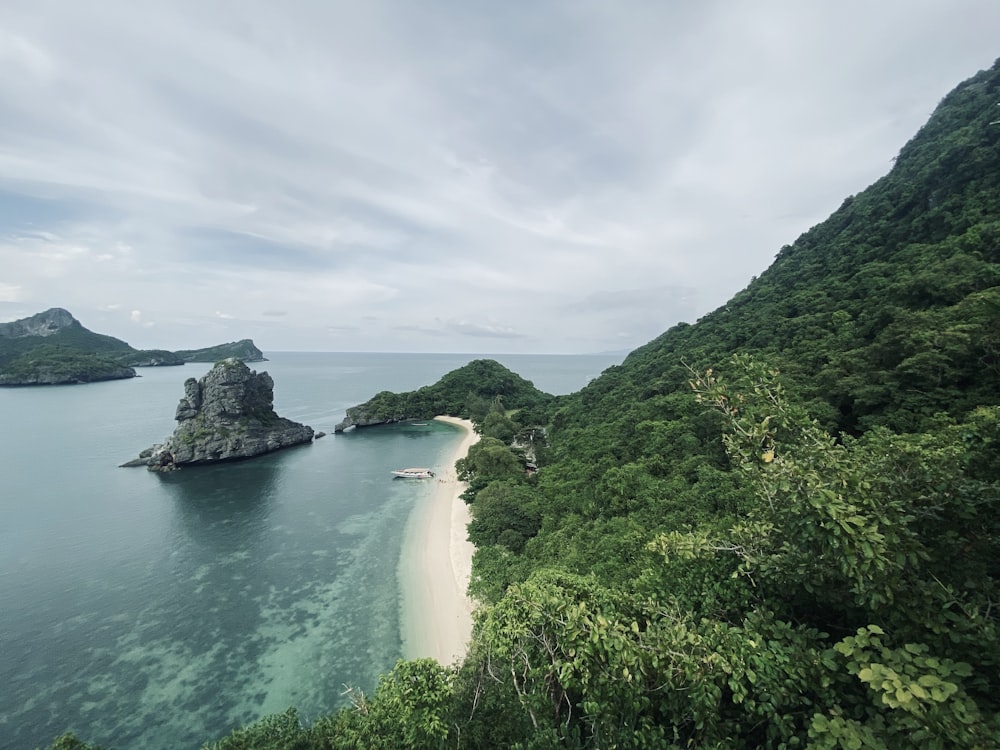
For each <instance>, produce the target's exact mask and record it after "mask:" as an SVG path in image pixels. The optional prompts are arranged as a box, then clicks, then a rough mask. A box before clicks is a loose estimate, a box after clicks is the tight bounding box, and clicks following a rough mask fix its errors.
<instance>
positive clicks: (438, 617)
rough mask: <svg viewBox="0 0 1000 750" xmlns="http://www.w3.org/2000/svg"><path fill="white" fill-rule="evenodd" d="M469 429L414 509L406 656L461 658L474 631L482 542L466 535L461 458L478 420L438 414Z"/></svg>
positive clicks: (405, 604)
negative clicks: (475, 559)
mask: <svg viewBox="0 0 1000 750" xmlns="http://www.w3.org/2000/svg"><path fill="white" fill-rule="evenodd" d="M435 420H437V421H439V422H446V423H448V424H451V425H454V426H455V427H458V428H459V429H460V430H462V431H463V432H464V434H463V435H462V439H461V440H460V441H459V443H458V445H456V446H455V449H454V450H453V451H452V452H451V453H450V454H449V455H447V456H446V457H445V458H444V459H443V464H444V465H443V466H442V467H441V468H440V470H439V471H438V472H437V475H436V477H435V478H434V480H433V481H434V487H433V489H432V490H431V492H430V497H429V498H428V500H427V502H426V503H425V504H424V506H423V507H421V508H419V509H418V510H416V511H415V512H414V516H413V518H412V519H411V521H410V523H409V525H408V526H407V529H406V534H405V536H404V539H403V551H402V554H401V556H400V563H399V580H400V588H401V590H402V596H401V599H402V613H401V617H400V631H401V635H402V640H403V658H405V659H419V658H423V657H431V658H433V659H437V661H438V662H440V663H441V664H444V665H449V664H454V663H455V662H457V661H459V660H461V659H462V658H463V657H464V656H465V653H466V649H467V648H468V644H469V639H470V638H471V636H472V609H473V603H472V600H471V599H470V598H469V596H468V594H467V593H466V592H467V590H468V587H469V579H470V577H471V575H472V555H473V553H474V552H475V550H476V548H475V547H474V546H473V544H472V543H471V542H469V541H468V539H467V538H466V526H467V525H468V523H469V520H470V516H469V509H468V506H466V504H465V502H464V501H463V500H462V498H461V494H462V492H463V490H465V483H464V482H459V481H458V476H457V475H456V473H455V462H456V461H457V460H458V459H460V458H463V457H464V456H465V455H466V454H467V453H468V451H469V448H470V447H471V446H473V445H474V444H475V443H476V442H477V441H478V440H479V435H477V434H476V433H475V432H474V431H473V429H472V422H470V421H469V420H467V419H458V418H455V417H435Z"/></svg>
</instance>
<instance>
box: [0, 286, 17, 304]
mask: <svg viewBox="0 0 1000 750" xmlns="http://www.w3.org/2000/svg"><path fill="white" fill-rule="evenodd" d="M21 296H22V290H21V287H19V286H18V285H17V284H4V283H2V282H0V302H20V301H21Z"/></svg>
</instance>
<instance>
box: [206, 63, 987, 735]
mask: <svg viewBox="0 0 1000 750" xmlns="http://www.w3.org/2000/svg"><path fill="white" fill-rule="evenodd" d="M998 103H1000V64H997V65H994V66H993V67H992V68H991V69H990V70H989V71H985V72H982V73H980V74H978V75H976V76H974V77H973V78H971V79H970V80H968V81H966V82H964V83H962V84H961V85H959V86H958V87H957V88H956V89H955V90H954V91H953V92H951V93H950V94H949V95H948V96H947V97H945V99H944V100H943V101H942V102H941V104H940V105H939V107H938V108H937V109H936V111H935V112H934V114H933V115H932V117H931V119H930V121H929V122H928V123H927V124H926V125H925V126H924V127H923V128H922V129H921V130H920V132H918V133H917V134H916V136H915V137H914V138H913V139H912V140H911V141H910V142H909V143H907V144H906V145H905V146H904V147H903V148H902V149H901V151H900V153H899V156H898V158H897V159H896V162H895V164H894V166H893V168H892V170H891V171H890V172H889V173H888V174H887V175H886V176H885V177H884V178H882V179H881V180H879V181H878V182H876V183H875V184H873V185H872V186H871V187H869V188H868V189H866V190H864V191H863V192H861V193H859V194H858V195H855V196H853V197H851V198H849V199H847V200H846V201H845V202H844V204H843V205H842V206H841V207H840V209H838V210H837V211H836V212H835V213H834V214H833V215H832V216H831V217H830V218H829V219H828V220H826V221H825V222H823V223H821V224H819V225H817V226H816V227H814V228H812V229H811V230H809V231H808V232H806V233H805V234H804V235H802V236H801V237H800V238H798V239H797V240H796V241H795V242H794V243H793V244H791V245H789V246H787V247H785V248H782V249H781V252H780V253H778V256H777V258H776V260H775V262H774V264H773V265H772V266H771V267H770V268H768V269H767V270H766V271H765V272H763V273H762V274H761V275H760V277H759V278H757V279H755V280H754V281H753V282H751V283H750V285H749V286H748V287H747V288H746V289H745V290H743V291H742V292H740V293H739V294H737V295H736V296H735V297H734V298H733V299H732V300H731V301H730V302H729V303H728V304H727V305H725V306H723V307H721V308H719V309H718V310H716V311H714V312H712V313H711V314H709V315H707V316H705V317H704V318H703V319H701V320H699V321H698V322H697V323H695V324H693V325H678V326H675V327H673V328H672V329H670V330H669V331H667V332H666V333H664V334H663V335H661V336H660V337H658V338H657V339H655V340H654V341H652V342H650V343H649V344H647V345H646V346H644V347H642V348H640V349H638V350H636V351H635V352H633V353H632V354H631V355H629V357H627V358H626V360H625V361H624V362H623V363H622V365H620V366H618V367H613V368H611V369H609V370H608V371H606V372H605V373H604V374H603V375H602V376H601V377H599V378H597V379H596V380H594V381H593V382H592V383H591V384H590V385H589V386H588V387H586V388H584V389H583V390H582V391H581V392H580V393H578V394H574V395H573V396H571V397H568V398H565V399H558V400H552V401H548V402H545V403H540V404H539V405H538V407H537V408H535V409H533V410H531V411H525V412H522V413H507V412H506V410H502V409H501V408H499V407H495V408H491V409H490V410H488V411H487V413H486V414H485V415H484V416H483V417H482V418H481V420H480V423H479V427H480V429H481V431H482V432H483V435H484V438H483V441H482V445H483V446H484V447H483V448H482V454H483V455H473V454H472V452H471V451H470V456H469V457H468V458H467V459H466V460H465V461H464V462H460V467H459V468H460V471H461V472H462V474H463V476H464V477H466V478H467V479H470V480H471V481H472V483H473V486H474V488H475V489H476V491H475V492H474V493H473V496H472V497H471V511H472V516H473V521H472V524H471V525H470V527H469V532H470V538H472V540H473V541H474V542H475V543H476V545H477V548H478V551H477V553H476V559H475V567H474V571H473V573H474V580H473V584H472V589H473V592H474V593H475V595H476V596H477V598H478V599H479V600H480V601H482V602H484V608H483V610H482V611H481V613H480V615H479V617H478V620H477V624H476V632H475V636H474V642H473V644H472V647H471V649H470V653H469V656H468V658H467V659H466V661H465V663H464V664H463V665H461V667H460V668H458V669H450V668H446V667H442V666H440V665H437V664H436V663H434V662H430V661H427V660H420V661H415V662H401V663H400V664H398V665H397V667H396V669H395V670H394V671H393V672H392V673H391V674H389V675H386V676H385V677H384V678H383V680H382V682H381V683H380V685H379V687H378V689H377V690H376V692H375V693H374V695H372V696H370V697H363V696H361V697H359V696H357V695H355V696H354V698H355V704H354V705H353V706H352V707H350V708H348V709H345V710H342V711H340V712H338V713H335V714H332V715H331V716H328V717H324V718H322V719H320V720H318V721H316V722H314V723H313V725H312V726H311V727H308V728H303V727H302V725H301V723H300V721H299V718H298V717H297V715H296V714H295V713H294V711H290V712H288V713H286V714H283V715H278V716H273V717H270V718H268V719H265V720H263V721H262V722H260V723H259V724H257V725H254V726H252V727H250V728H248V729H246V730H244V731H242V732H238V733H235V734H234V735H232V736H230V737H229V738H226V739H224V740H222V741H220V742H219V743H217V744H216V745H214V746H213V747H215V748H218V749H219V750H221V749H222V748H236V747H250V746H255V747H256V746H259V747H264V746H267V747H277V746H293V744H294V746H296V747H304V748H305V747H308V748H332V747H338V748H339V747H402V746H408V747H470V748H471V747H481V748H489V747H510V746H518V747H533V748H543V747H580V748H582V747H588V748H591V747H592V748H603V747H641V748H681V747H706V748H708V747H712V748H723V747H724V748H758V747H774V748H778V747H787V748H791V747H813V748H831V749H832V748H860V747H871V748H897V747H915V748H928V749H930V748H945V747H956V748H957V747H961V748H996V747H998V741H997V738H998V737H1000V632H998V625H1000V622H998V620H1000V607H998V606H997V602H1000V513H998V507H997V503H998V497H1000V125H997V124H996V121H997V120H998V112H1000V110H998V108H997V104H998ZM538 422H540V423H542V424H541V425H537V424H536V423H538ZM533 426H544V428H545V430H544V431H545V433H546V435H547V438H548V447H547V448H545V449H544V450H542V451H541V452H540V454H541V455H540V457H539V460H538V464H539V466H538V471H537V472H534V473H530V474H529V473H526V472H524V471H523V470H522V464H521V463H519V462H518V461H517V460H514V459H513V458H504V457H503V456H502V450H508V451H510V449H506V448H505V447H504V446H506V445H508V444H509V443H510V433H511V431H512V430H514V431H515V432H516V433H519V434H522V435H523V434H524V431H525V430H529V431H530V429H531V428H532V427H533ZM487 452H488V453H489V455H488V456H486V455H485V454H486V453H487ZM487 458H488V460H486V459H487ZM254 742H259V743H260V744H256V745H255V744H254ZM268 743H270V744H268ZM282 743H283V744H282Z"/></svg>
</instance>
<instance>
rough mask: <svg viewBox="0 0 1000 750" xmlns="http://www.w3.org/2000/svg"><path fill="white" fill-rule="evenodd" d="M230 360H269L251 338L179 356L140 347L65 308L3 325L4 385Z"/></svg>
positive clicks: (0, 382) (111, 376)
mask: <svg viewBox="0 0 1000 750" xmlns="http://www.w3.org/2000/svg"><path fill="white" fill-rule="evenodd" d="M229 357H235V358H236V359H239V360H242V361H244V362H264V361H265V358H264V353H263V352H262V351H261V350H260V349H258V348H257V347H256V346H255V345H254V343H253V341H251V340H250V339H243V340H241V341H234V342H232V343H229V344H219V345H218V346H212V347H208V348H206V349H185V350H180V351H176V352H171V351H166V350H163V349H135V348H134V347H132V346H130V345H129V344H127V343H126V342H124V341H122V340H121V339H116V338H115V337H113V336H106V335H104V334H101V333H94V332H93V331H90V330H88V329H86V328H84V327H83V325H81V324H80V321H78V320H77V319H76V318H74V317H73V316H72V315H71V314H70V313H69V312H68V311H67V310H64V309H63V308H61V307H53V308H51V309H49V310H46V311H45V312H40V313H37V314H36V315H32V316H30V317H28V318H22V319H20V320H15V321H13V322H11V323H0V386H26V385H70V384H76V383H94V382H98V381H102V380H121V379H125V378H134V377H135V376H136V372H135V368H136V367H163V366H170V365H183V364H185V363H186V362H217V361H219V360H222V359H227V358H229Z"/></svg>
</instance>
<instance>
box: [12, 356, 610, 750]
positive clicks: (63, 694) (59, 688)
mask: <svg viewBox="0 0 1000 750" xmlns="http://www.w3.org/2000/svg"><path fill="white" fill-rule="evenodd" d="M268 357H269V358H270V360H271V361H269V362H264V363H258V364H256V365H253V367H254V369H257V370H258V371H260V370H267V371H268V372H269V373H271V375H272V376H273V377H274V380H275V408H276V409H277V411H278V413H279V414H281V415H282V416H287V417H289V418H291V419H294V420H297V421H301V422H305V423H306V424H309V425H311V426H313V427H314V428H315V429H317V430H324V431H327V432H330V433H332V429H333V426H334V424H336V423H337V422H338V421H339V420H340V419H341V418H342V417H343V414H344V410H345V409H346V407H348V406H350V405H353V404H356V403H359V402H361V401H364V400H366V399H368V398H369V397H370V396H372V395H374V394H375V393H376V392H378V391H380V390H394V391H402V390H411V389H413V388H417V387H419V386H422V385H428V384H430V383H433V382H435V381H436V380H437V379H438V378H440V377H441V375H443V374H445V373H446V372H448V371H450V370H453V369H455V368H456V367H460V366H462V365H463V364H465V363H467V362H468V361H469V360H470V359H472V358H473V357H471V356H469V355H416V354H404V355H398V354H394V355H390V354H306V353H273V354H268ZM495 358H496V359H498V360H499V361H501V362H502V363H503V364H505V365H506V366H508V367H509V368H510V369H512V370H514V371H515V372H518V373H519V374H521V375H522V376H524V377H526V378H528V379H530V380H533V381H534V382H535V384H536V385H537V386H538V387H539V388H541V389H542V390H545V391H547V392H550V393H569V392H572V391H575V390H578V389H579V388H580V387H582V386H583V385H585V384H586V383H587V382H588V381H589V380H590V379H591V378H593V377H596V376H597V375H599V374H600V372H601V371H602V370H603V369H605V368H606V367H608V366H609V365H612V364H615V363H616V362H618V361H619V360H618V359H617V358H614V357H603V356H580V357H575V356H534V355H516V356H506V355H505V356H496V357H495ZM208 369H209V365H187V366H185V367H182V368H169V367H168V368H150V369H144V370H140V371H139V372H140V373H141V375H142V377H141V378H136V379H133V380H128V381H119V382H111V383H95V384H91V385H86V386H70V387H49V388H30V389H0V415H2V420H3V421H2V429H0V686H2V687H0V748H3V749H4V750H7V749H8V748H9V749H11V750H14V749H17V750H22V749H23V748H34V747H37V746H44V745H46V744H48V743H49V742H50V741H51V740H52V738H53V737H54V736H55V735H57V734H59V733H60V732H63V731H66V730H73V731H74V732H76V733H77V734H78V735H79V736H81V737H82V738H85V739H87V740H88V741H90V742H96V743H100V744H102V745H105V746H109V747H116V748H119V749H120V750H125V749H126V748H152V749H154V750H155V749H156V748H179V747H198V746H199V745H200V743H201V742H203V741H204V740H206V739H210V738H213V737H215V736H218V735H221V734H224V733H225V732H226V731H228V730H229V729H231V728H232V727H236V726H241V725H243V724H246V723H248V722H250V721H253V720H254V719H256V718H258V717H260V716H262V715H266V714H268V713H274V712H277V711H283V710H284V709H285V708H287V707H288V706H290V705H294V706H296V707H298V709H299V710H300V713H301V714H302V715H303V716H304V717H305V718H307V719H308V718H310V717H315V716H317V715H320V714H322V713H326V712H328V711H330V710H331V709H333V708H336V707H337V706H338V705H341V704H342V703H343V700H344V698H343V691H344V688H345V686H346V685H350V686H356V687H360V688H362V689H364V690H366V691H370V690H371V689H372V688H373V687H374V685H375V684H376V682H377V679H378V675H379V674H380V673H382V672H385V671H387V670H388V669H390V668H391V667H392V665H393V663H394V662H395V661H396V659H398V658H399V657H400V654H401V637H400V622H399V601H400V595H399V589H398V583H397V571H398V566H399V554H400V547H401V544H402V538H403V532H404V530H405V527H406V524H407V522H408V520H409V518H410V513H411V511H412V510H413V509H414V507H416V506H417V505H418V504H419V503H421V502H424V501H426V500H427V497H428V495H427V491H428V489H429V488H430V485H428V484H426V483H419V482H394V481H392V479H391V478H390V476H389V471H390V470H391V469H393V468H397V467H399V466H401V465H428V466H431V467H435V466H439V462H440V461H441V460H443V458H442V457H443V456H446V455H447V454H448V453H449V452H450V450H451V449H452V446H454V444H455V441H456V440H457V439H458V438H459V432H458V431H457V430H455V428H453V427H450V426H448V425H444V424H440V423H436V422H429V423H428V424H426V425H425V426H413V425H392V426H386V427H379V428H372V429H368V430H359V431H354V432H350V433H347V434H344V435H337V436H334V435H332V434H330V435H329V436H327V437H325V438H323V439H321V440H318V441H316V442H315V443H313V444H312V445H309V446H301V447H298V448H293V449H290V450H287V451H284V452H282V453H278V454H273V455H271V456H265V457H262V458H259V459H254V460H253V461H247V462H241V463H236V464H229V465H223V466H216V467H208V468H202V469H186V470H183V471H180V472H176V473H172V474H167V475H158V474H151V473H149V472H147V471H145V470H143V469H121V468H117V467H118V465H119V464H120V463H122V462H123V461H125V460H127V459H129V458H132V457H134V456H135V455H136V454H137V453H138V452H139V450H141V449H142V448H145V447H147V446H149V445H151V444H153V443H155V442H159V441H161V440H162V439H163V438H164V437H166V436H167V435H168V434H169V433H170V432H171V431H172V429H173V426H174V422H173V413H174V408H175V407H176V404H177V402H178V400H179V399H180V398H181V396H182V395H183V388H182V384H183V381H184V379H185V378H188V377H192V376H194V377H198V376H200V375H202V374H204V373H205V372H206V371H207V370H208Z"/></svg>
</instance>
